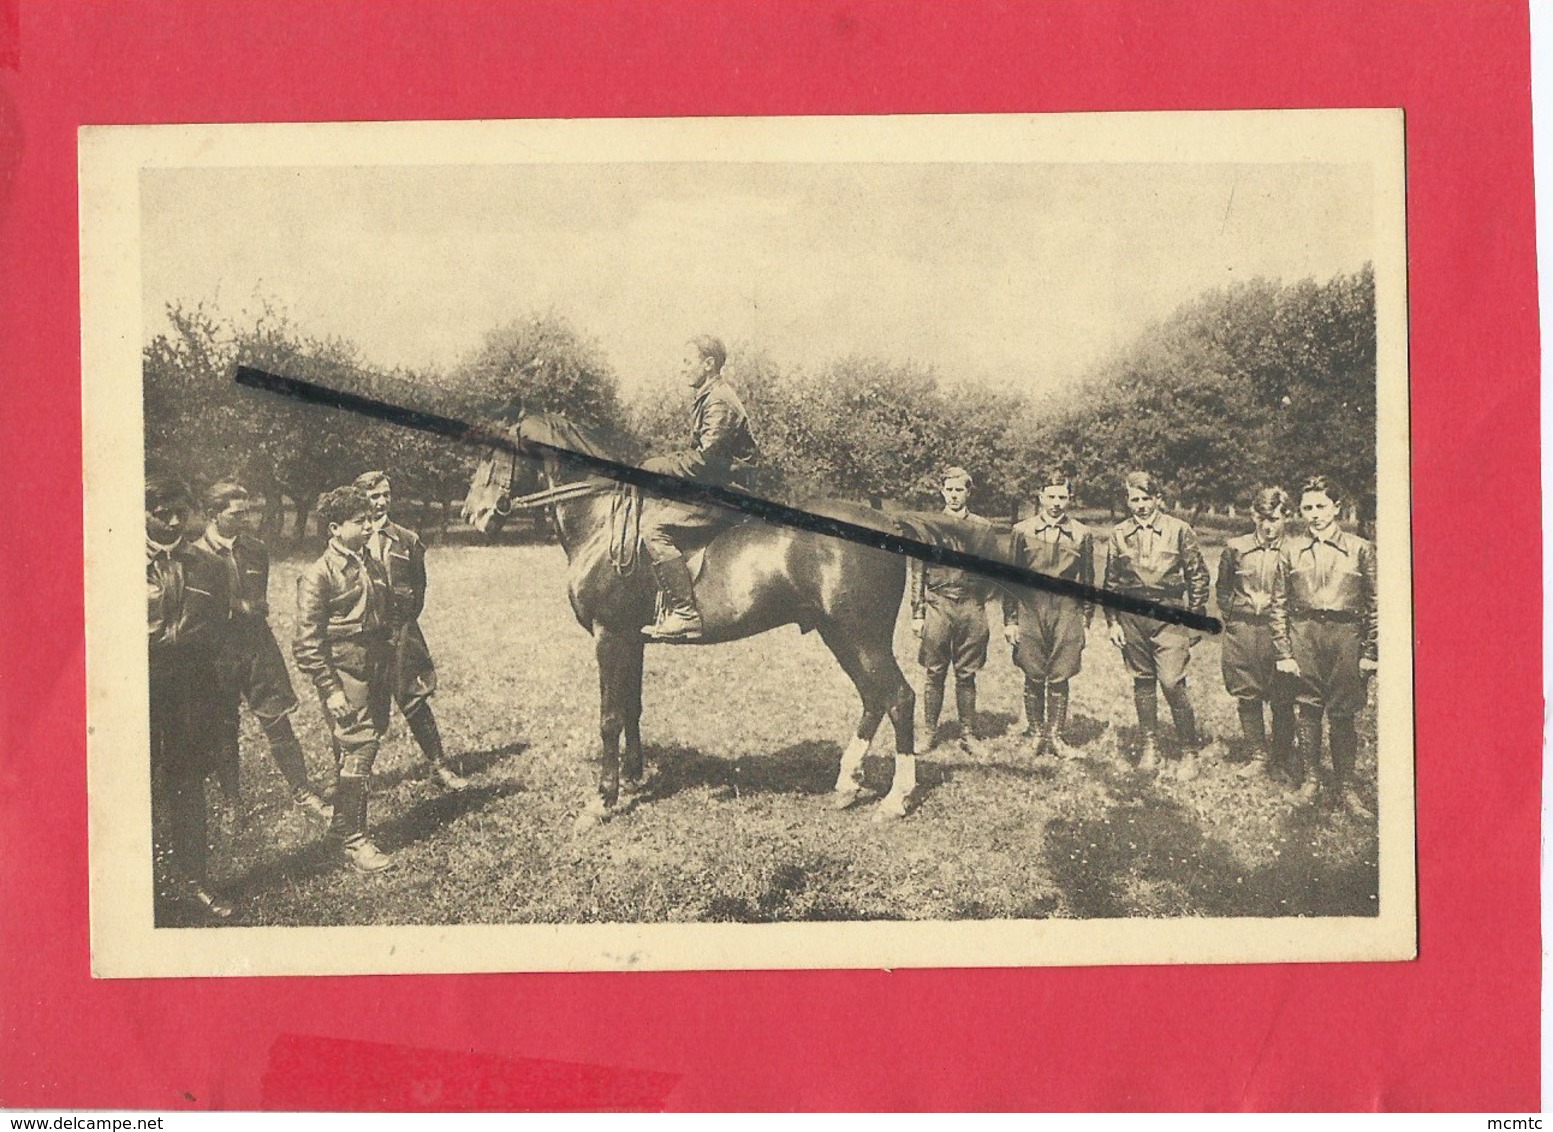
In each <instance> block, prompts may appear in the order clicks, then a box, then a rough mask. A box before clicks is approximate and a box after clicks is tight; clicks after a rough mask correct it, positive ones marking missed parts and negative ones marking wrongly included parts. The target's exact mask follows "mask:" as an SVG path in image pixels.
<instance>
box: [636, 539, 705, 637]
mask: <svg viewBox="0 0 1553 1132" xmlns="http://www.w3.org/2000/svg"><path fill="white" fill-rule="evenodd" d="M652 572H653V576H654V577H656V578H657V579H658V588H659V589H660V590H662V591H663V612H662V614H661V615H660V616H659V618H658V620H657V622H656V623H655V624H653V625H650V626H648V627H647V628H646V629H643V630H642V632H643V633H645V634H646V635H647V636H649V637H651V638H652V639H653V640H655V641H694V640H697V639H699V638H700V636H701V611H700V610H699V609H697V608H696V594H695V589H694V587H693V586H692V584H691V580H690V567H688V566H686V565H685V557H684V555H681V554H676V555H675V556H674V557H673V558H667V559H665V560H664V561H662V562H654V563H653V567H652Z"/></svg>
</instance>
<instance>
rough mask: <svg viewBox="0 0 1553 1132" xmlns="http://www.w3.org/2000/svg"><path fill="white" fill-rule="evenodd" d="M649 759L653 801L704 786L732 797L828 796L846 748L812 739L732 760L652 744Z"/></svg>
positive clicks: (680, 746)
mask: <svg viewBox="0 0 1553 1132" xmlns="http://www.w3.org/2000/svg"><path fill="white" fill-rule="evenodd" d="M643 757H644V759H645V760H646V762H647V763H648V765H649V766H652V767H654V768H656V774H655V776H654V778H653V781H652V785H651V786H650V787H649V790H648V793H647V800H653V801H657V800H661V799H664V798H672V797H673V796H674V795H675V794H678V793H680V792H681V791H683V790H693V789H695V788H696V787H699V786H707V787H711V788H712V789H714V790H719V789H721V790H726V791H727V792H729V793H730V794H828V793H830V791H831V789H832V788H833V787H834V786H835V785H836V773H837V770H838V769H839V768H840V766H841V747H840V745H839V744H837V743H835V742H831V741H829V740H824V739H809V740H806V741H804V742H802V743H794V744H793V745H792V746H790V747H784V748H782V750H780V751H775V752H773V753H771V754H769V755H741V756H740V757H739V758H736V759H726V758H719V757H717V756H715V755H708V754H705V753H703V752H701V751H698V750H696V749H695V748H694V747H687V746H684V745H683V744H680V743H674V744H670V745H668V746H659V745H656V744H648V745H647V746H645V747H644V748H643Z"/></svg>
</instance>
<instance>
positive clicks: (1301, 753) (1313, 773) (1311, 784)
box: [1294, 704, 1321, 803]
mask: <svg viewBox="0 0 1553 1132" xmlns="http://www.w3.org/2000/svg"><path fill="white" fill-rule="evenodd" d="M1297 731H1298V738H1297V741H1296V742H1297V746H1296V754H1295V756H1294V767H1295V777H1294V782H1295V784H1296V785H1298V786H1299V789H1298V790H1297V791H1296V792H1295V798H1296V799H1297V800H1298V801H1300V802H1302V803H1310V802H1314V801H1315V800H1316V794H1317V793H1318V792H1319V790H1320V786H1319V784H1318V783H1319V776H1320V773H1321V771H1320V767H1321V709H1320V708H1319V707H1316V706H1314V705H1312V704H1301V705H1300V708H1299V724H1298V728H1297ZM1301 778H1303V779H1304V781H1303V782H1301V781H1300V779H1301Z"/></svg>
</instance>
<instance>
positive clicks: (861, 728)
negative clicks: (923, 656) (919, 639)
mask: <svg viewBox="0 0 1553 1132" xmlns="http://www.w3.org/2000/svg"><path fill="white" fill-rule="evenodd" d="M820 637H821V638H822V639H823V640H824V641H825V645H826V647H827V648H829V649H830V651H831V653H832V655H834V656H835V658H836V662H837V663H838V664H840V665H841V668H842V671H844V672H845V673H846V674H847V676H848V677H849V678H850V679H851V681H852V686H853V687H854V688H856V689H857V695H858V698H859V699H860V700H862V701H863V714H862V715H861V716H860V717H859V719H858V721H857V730H856V731H855V732H854V733H853V736H852V738H851V740H850V741H849V742H848V743H847V746H846V749H845V750H844V751H842V753H841V768H840V771H839V773H838V774H837V775H836V792H835V796H834V797H833V799H832V805H834V806H835V807H836V808H837V809H846V808H847V807H848V806H850V805H851V804H852V803H853V802H855V801H857V795H858V791H859V790H861V789H862V785H863V757H864V756H865V755H867V754H868V747H869V745H870V744H871V743H872V742H873V739H874V736H875V735H876V734H878V731H879V724H880V723H881V722H883V720H884V713H885V711H886V709H888V708H889V707H890V706H891V705H890V699H889V696H888V694H887V692H886V687H885V685H884V684H883V682H882V681H881V680H880V676H881V673H880V671H879V665H878V662H877V660H876V659H873V658H872V657H871V655H870V651H865V650H864V649H862V648H860V647H859V646H858V642H857V638H856V636H855V634H854V633H852V632H850V631H849V630H848V629H847V627H845V626H841V625H827V626H823V627H822V628H821V629H820ZM893 662H894V661H893V658H891V663H892V664H893ZM897 671H899V669H898V668H897ZM903 682H904V681H903ZM906 692H907V694H908V695H910V694H911V688H910V686H909V685H908V686H907V688H906ZM907 717H908V719H909V718H910V712H909V711H908V713H907ZM907 726H908V727H909V726H910V724H909V723H908V725H907ZM908 734H909V731H908Z"/></svg>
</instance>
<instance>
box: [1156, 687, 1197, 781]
mask: <svg viewBox="0 0 1553 1132" xmlns="http://www.w3.org/2000/svg"><path fill="white" fill-rule="evenodd" d="M1165 702H1166V703H1168V704H1169V705H1170V715H1171V718H1172V719H1174V720H1175V725H1176V742H1177V743H1178V744H1179V745H1180V747H1181V762H1180V765H1179V766H1177V767H1176V780H1177V781H1179V782H1190V781H1191V780H1192V779H1194V778H1196V777H1197V749H1198V748H1199V747H1200V746H1202V743H1201V742H1200V741H1199V739H1198V737H1197V713H1196V712H1194V711H1193V710H1192V700H1191V697H1190V696H1189V695H1188V694H1187V691H1186V684H1185V683H1181V684H1177V685H1175V686H1174V687H1173V688H1166V689H1165Z"/></svg>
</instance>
